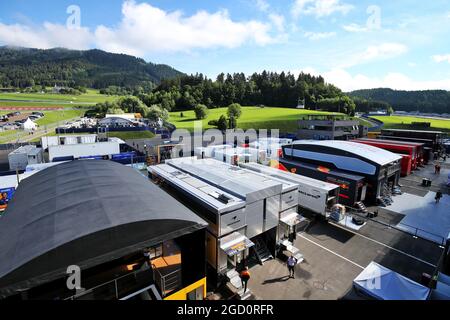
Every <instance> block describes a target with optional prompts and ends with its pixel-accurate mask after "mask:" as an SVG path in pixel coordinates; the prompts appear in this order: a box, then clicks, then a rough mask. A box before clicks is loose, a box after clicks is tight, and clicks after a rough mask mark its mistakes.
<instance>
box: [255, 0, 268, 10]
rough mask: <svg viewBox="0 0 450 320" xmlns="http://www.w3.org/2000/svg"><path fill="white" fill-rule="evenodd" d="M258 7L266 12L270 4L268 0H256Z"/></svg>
mask: <svg viewBox="0 0 450 320" xmlns="http://www.w3.org/2000/svg"><path fill="white" fill-rule="evenodd" d="M256 7H257V8H258V10H260V11H262V12H266V11H267V10H269V8H270V4H269V3H268V2H267V1H266V0H256Z"/></svg>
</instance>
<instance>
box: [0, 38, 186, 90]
mask: <svg viewBox="0 0 450 320" xmlns="http://www.w3.org/2000/svg"><path fill="white" fill-rule="evenodd" d="M180 75H182V73H181V72H179V71H177V70H175V69H173V68H172V67H170V66H167V65H162V64H153V63H147V62H145V61H144V60H143V59H140V58H136V57H133V56H129V55H125V54H113V53H108V52H105V51H101V50H96V49H95V50H87V51H78V50H68V49H61V48H56V49H49V50H40V49H28V48H11V47H0V87H3V88H10V87H14V88H27V87H33V86H54V85H55V84H56V85H58V86H66V87H72V88H75V87H80V86H82V87H88V88H97V89H101V88H107V87H109V86H117V87H123V88H135V87H142V88H144V89H147V90H149V89H152V88H154V87H155V86H156V85H158V84H159V83H160V82H161V80H163V79H166V78H173V77H177V76H180Z"/></svg>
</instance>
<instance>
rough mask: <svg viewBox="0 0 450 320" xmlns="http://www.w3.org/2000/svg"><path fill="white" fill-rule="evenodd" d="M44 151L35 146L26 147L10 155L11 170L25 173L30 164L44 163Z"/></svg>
mask: <svg viewBox="0 0 450 320" xmlns="http://www.w3.org/2000/svg"><path fill="white" fill-rule="evenodd" d="M43 158H44V156H43V151H42V149H41V148H37V147H36V146H34V145H25V146H22V147H19V148H17V149H16V150H14V151H13V152H11V153H9V154H8V161H9V170H11V171H13V170H18V171H24V170H25V169H26V167H27V165H29V164H38V163H42V162H43Z"/></svg>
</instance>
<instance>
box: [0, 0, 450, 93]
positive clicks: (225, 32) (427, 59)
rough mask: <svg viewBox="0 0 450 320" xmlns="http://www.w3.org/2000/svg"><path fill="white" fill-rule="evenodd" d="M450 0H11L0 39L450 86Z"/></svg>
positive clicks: (210, 64) (342, 82) (206, 64)
mask: <svg viewBox="0 0 450 320" xmlns="http://www.w3.org/2000/svg"><path fill="white" fill-rule="evenodd" d="M449 39H450V0H432V1H423V0H395V1H390V0H386V1H381V0H378V1H377V0H371V1H366V0H359V1H353V0H277V1H275V0H230V1H216V0H189V1H187V0H149V1H140V0H135V1H132V0H108V1H106V0H100V1H93V0H78V1H76V0H70V1H65V0H40V1H31V0H9V1H1V2H0V45H15V46H23V47H34V48H52V47H67V48H72V49H89V48H99V49H103V50H107V51H111V52H118V53H127V54H132V55H136V56H139V57H143V58H144V59H145V60H147V61H152V62H156V63H166V64H169V65H172V66H174V67H175V68H177V69H179V70H181V71H183V72H186V73H195V72H202V73H204V74H206V75H208V76H210V77H215V76H216V75H217V74H218V73H220V72H245V73H246V74H250V73H252V72H255V71H258V72H259V71H262V70H264V69H265V70H272V71H282V70H284V71H290V72H293V73H298V72H299V71H301V70H303V71H306V72H311V73H315V74H322V75H323V76H324V77H325V79H326V81H327V82H330V83H333V84H335V85H337V86H338V87H340V88H341V89H343V90H345V91H349V90H354V89H361V88H374V87H391V88H394V89H405V90H418V89H446V90H450V40H449Z"/></svg>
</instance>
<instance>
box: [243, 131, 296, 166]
mask: <svg viewBox="0 0 450 320" xmlns="http://www.w3.org/2000/svg"><path fill="white" fill-rule="evenodd" d="M292 141H293V140H292V139H288V138H272V137H270V138H259V139H258V140H255V141H253V142H250V143H249V144H248V146H249V147H251V148H256V149H259V150H264V151H265V152H266V158H267V161H268V160H271V159H274V160H276V159H278V158H281V156H282V154H283V153H282V150H281V146H283V145H286V144H291V143H292Z"/></svg>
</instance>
